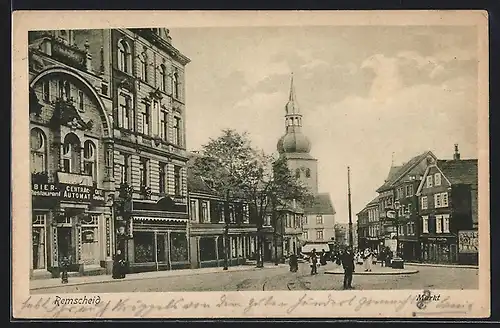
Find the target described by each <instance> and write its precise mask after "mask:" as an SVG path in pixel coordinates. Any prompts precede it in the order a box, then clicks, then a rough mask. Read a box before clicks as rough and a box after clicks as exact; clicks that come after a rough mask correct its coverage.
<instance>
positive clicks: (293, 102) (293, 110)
mask: <svg viewBox="0 0 500 328" xmlns="http://www.w3.org/2000/svg"><path fill="white" fill-rule="evenodd" d="M299 113H300V111H299V104H298V103H297V99H296V96H295V86H294V85H293V72H292V77H291V79H290V95H289V96H288V102H287V104H286V114H287V115H293V114H299Z"/></svg>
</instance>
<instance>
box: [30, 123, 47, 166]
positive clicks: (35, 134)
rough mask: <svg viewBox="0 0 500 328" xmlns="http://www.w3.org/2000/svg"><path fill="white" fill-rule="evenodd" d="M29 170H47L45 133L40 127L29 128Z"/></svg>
mask: <svg viewBox="0 0 500 328" xmlns="http://www.w3.org/2000/svg"><path fill="white" fill-rule="evenodd" d="M30 148H31V172H32V173H38V172H46V171H47V164H46V161H47V142H46V138H45V134H44V133H43V132H42V130H40V129H32V130H31V140H30Z"/></svg>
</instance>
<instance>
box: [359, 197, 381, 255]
mask: <svg viewBox="0 0 500 328" xmlns="http://www.w3.org/2000/svg"><path fill="white" fill-rule="evenodd" d="M356 215H357V217H358V223H357V229H356V230H357V233H358V235H357V240H358V247H359V248H360V249H365V248H367V247H369V248H371V249H374V250H375V249H376V250H377V251H379V250H380V249H379V248H380V243H381V242H383V239H382V240H381V238H380V237H381V236H382V235H381V233H380V232H381V226H380V220H379V202H378V197H375V198H374V199H373V200H372V201H370V202H369V203H368V204H366V206H365V207H364V208H363V209H362V210H361V211H360V212H359V213H358V214H356ZM382 237H383V236H382Z"/></svg>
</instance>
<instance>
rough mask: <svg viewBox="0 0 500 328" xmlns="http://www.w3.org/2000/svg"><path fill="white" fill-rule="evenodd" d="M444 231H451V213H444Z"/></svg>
mask: <svg viewBox="0 0 500 328" xmlns="http://www.w3.org/2000/svg"><path fill="white" fill-rule="evenodd" d="M443 232H444V233H449V232H450V215H449V214H444V215H443Z"/></svg>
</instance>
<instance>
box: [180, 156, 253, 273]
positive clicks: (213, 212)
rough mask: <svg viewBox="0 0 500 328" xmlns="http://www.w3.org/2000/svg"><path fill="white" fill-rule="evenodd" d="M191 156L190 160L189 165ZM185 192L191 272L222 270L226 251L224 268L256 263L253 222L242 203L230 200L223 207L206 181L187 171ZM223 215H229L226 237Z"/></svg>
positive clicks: (244, 204) (248, 211) (221, 200)
mask: <svg viewBox="0 0 500 328" xmlns="http://www.w3.org/2000/svg"><path fill="white" fill-rule="evenodd" d="M195 156H196V155H195V154H193V155H192V156H191V161H190V162H189V163H190V164H191V163H192V160H193V159H194V158H195ZM188 192H189V218H190V220H189V241H190V253H191V256H190V259H191V268H193V269H194V268H204V267H217V266H218V267H222V266H224V265H225V251H226V249H227V255H228V257H227V265H228V266H231V265H238V264H243V263H245V261H246V260H247V259H256V250H257V239H256V232H257V225H256V224H255V223H251V221H254V220H252V219H251V216H250V210H249V206H248V204H247V203H246V202H244V201H242V200H239V199H232V200H231V201H230V202H229V204H228V206H227V207H225V202H224V199H221V197H220V196H218V195H217V193H216V192H215V191H214V190H213V189H212V188H211V183H210V181H205V180H204V179H202V178H201V177H199V176H196V175H195V174H193V172H192V170H190V169H189V167H188ZM225 211H229V215H228V216H227V218H228V222H227V234H226V221H225V219H226V215H225ZM225 243H227V248H225Z"/></svg>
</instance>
